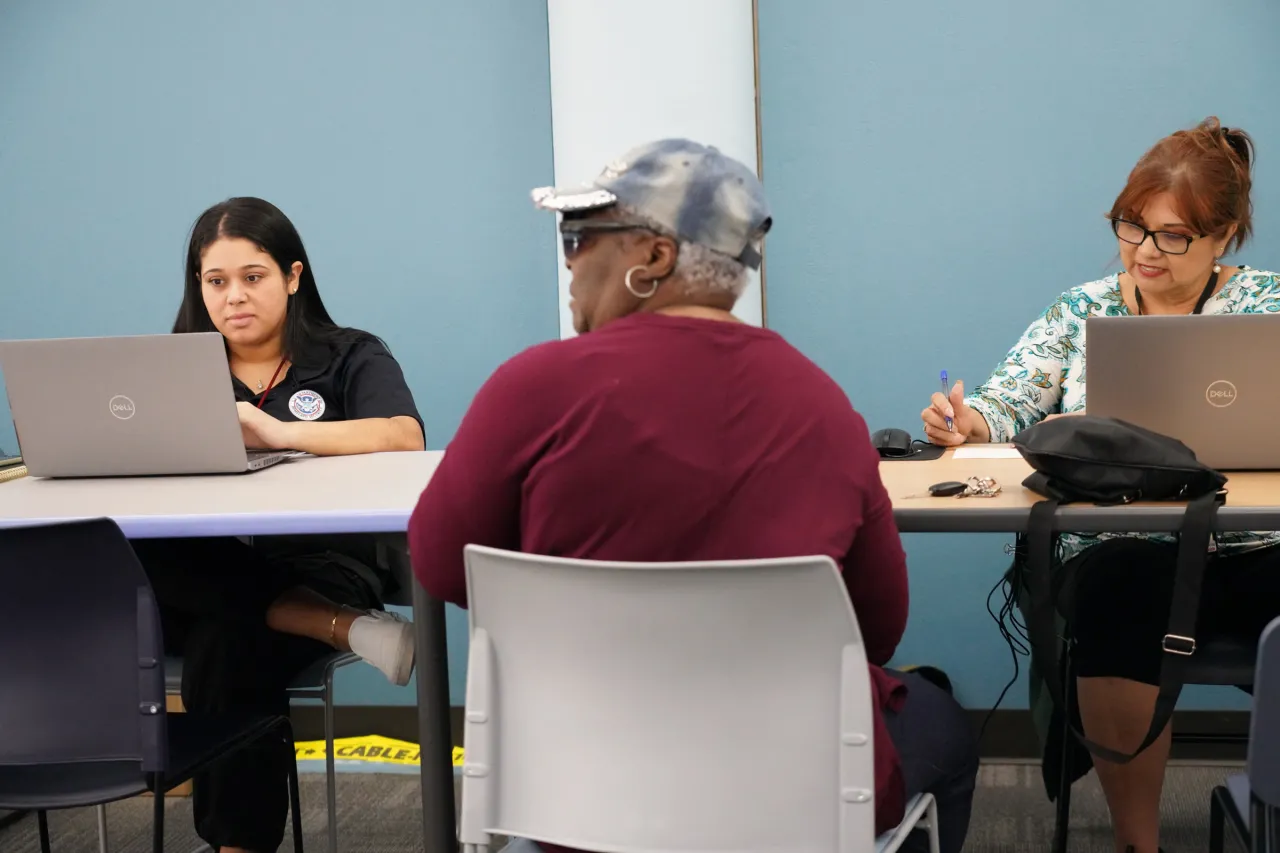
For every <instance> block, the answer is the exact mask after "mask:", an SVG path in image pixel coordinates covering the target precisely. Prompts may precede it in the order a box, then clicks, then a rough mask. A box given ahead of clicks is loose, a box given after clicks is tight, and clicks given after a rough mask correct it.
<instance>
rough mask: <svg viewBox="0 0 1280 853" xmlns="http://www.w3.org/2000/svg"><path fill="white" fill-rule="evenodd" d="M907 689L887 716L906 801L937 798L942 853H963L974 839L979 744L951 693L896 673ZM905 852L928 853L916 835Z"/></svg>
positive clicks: (908, 674) (921, 836)
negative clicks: (968, 837) (967, 840)
mask: <svg viewBox="0 0 1280 853" xmlns="http://www.w3.org/2000/svg"><path fill="white" fill-rule="evenodd" d="M890 674H891V675H893V676H894V677H895V678H898V679H899V680H901V681H902V683H903V684H905V685H907V698H906V701H905V702H904V703H903V705H902V708H901V710H899V711H898V712H897V713H896V714H895V713H893V712H889V711H886V712H885V715H884V723H885V728H887V729H888V730H889V738H890V740H892V741H893V745H894V746H895V747H896V748H897V750H898V757H899V759H900V760H901V761H902V775H903V777H904V781H905V782H906V788H907V799H910V798H911V797H914V796H915V795H917V794H932V795H933V798H934V799H935V800H937V802H938V834H939V841H940V842H941V847H942V853H959V851H960V850H961V848H963V847H964V839H965V836H966V835H967V834H968V833H969V814H970V812H971V811H972V810H973V789H974V786H975V784H976V783H977V776H978V742H977V739H976V738H975V737H974V734H973V728H972V726H971V725H970V723H969V718H968V716H967V715H966V714H965V712H964V709H963V708H961V707H960V705H959V704H958V703H957V702H956V700H955V699H953V698H952V697H951V696H950V695H948V694H947V692H946V691H944V690H942V689H941V688H939V687H937V686H935V685H933V684H932V683H930V682H928V681H926V680H925V679H924V678H923V677H921V676H919V675H917V674H915V673H913V672H906V673H903V672H892V673H890ZM902 849H903V850H905V851H912V853H914V851H927V850H928V849H929V846H928V838H927V837H926V836H925V834H924V833H923V832H915V833H912V835H911V837H910V838H909V839H908V840H907V842H906V844H904V845H903V846H902Z"/></svg>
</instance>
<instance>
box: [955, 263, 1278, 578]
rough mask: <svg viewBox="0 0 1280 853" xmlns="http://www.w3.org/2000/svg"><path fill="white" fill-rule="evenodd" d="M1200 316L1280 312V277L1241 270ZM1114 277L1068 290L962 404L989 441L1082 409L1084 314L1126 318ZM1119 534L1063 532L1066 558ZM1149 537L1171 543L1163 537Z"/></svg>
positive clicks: (1237, 542) (1258, 536) (1260, 536)
mask: <svg viewBox="0 0 1280 853" xmlns="http://www.w3.org/2000/svg"><path fill="white" fill-rule="evenodd" d="M1204 313H1205V314H1262V313H1280V274H1276V273H1272V272H1263V271H1261V270H1254V269H1250V268H1249V267H1241V268H1240V271H1239V272H1238V273H1236V274H1235V275H1233V276H1232V277H1231V278H1229V279H1228V280H1227V281H1226V283H1225V284H1223V286H1222V287H1221V289H1219V291H1218V292H1217V293H1216V294H1214V295H1213V296H1212V297H1211V298H1210V299H1209V301H1208V302H1206V303H1205V306H1204ZM1128 314H1129V309H1128V307H1127V306H1126V305H1125V301H1124V297H1123V295H1122V294H1121V291H1120V276H1119V274H1118V273H1117V274H1115V275H1109V276H1107V277H1106V278H1104V279H1100V280H1098V281H1091V282H1089V283H1088V284H1083V285H1081V286H1079V287H1075V288H1072V289H1071V290H1068V291H1067V292H1066V293H1064V294H1062V295H1061V296H1060V297H1058V299H1057V301H1055V302H1054V303H1053V304H1052V305H1050V306H1049V308H1048V309H1047V310H1046V311H1045V312H1044V313H1043V314H1042V315H1040V317H1039V318H1037V319H1036V321H1035V322H1034V323H1032V324H1031V326H1030V328H1028V329H1027V331H1026V332H1024V333H1023V335H1022V337H1021V338H1020V339H1019V340H1018V342H1017V343H1016V344H1014V346H1013V349H1011V350H1009V354H1008V355H1006V356H1005V359H1004V361H1003V362H1002V363H1001V364H1000V365H999V366H998V367H996V369H995V372H994V373H992V374H991V378H990V379H988V380H987V381H986V382H985V383H984V384H983V385H982V386H981V387H979V388H978V389H976V390H975V391H974V392H973V393H972V394H971V395H969V397H968V398H967V399H966V401H965V402H967V403H968V404H969V406H971V407H972V408H973V409H974V410H975V411H977V412H978V413H980V414H981V415H982V417H983V418H984V419H986V422H987V426H988V427H989V428H990V430H991V440H992V441H993V442H997V443H998V442H1007V441H1009V439H1011V438H1012V437H1013V436H1014V435H1016V434H1017V433H1019V432H1021V431H1022V430H1024V429H1026V428H1028V427H1030V426H1032V425H1034V424H1037V423H1039V422H1040V421H1042V420H1044V419H1045V418H1047V417H1048V416H1049V415H1053V414H1065V413H1070V412H1081V411H1084V409H1085V352H1084V347H1085V340H1084V330H1085V323H1084V320H1085V318H1086V317H1091V316H1095V315H1105V316H1109V317H1116V316H1127V315H1128ZM1119 535H1123V534H1098V535H1092V536H1069V535H1064V536H1063V537H1062V557H1063V559H1067V558H1069V557H1070V556H1073V555H1074V554H1077V553H1079V552H1080V551H1082V550H1084V548H1086V547H1088V546H1090V545H1092V544H1095V543H1097V542H1099V541H1101V540H1102V539H1106V538H1110V537H1113V536H1119ZM1149 538H1152V539H1157V540H1161V541H1168V542H1172V541H1174V540H1173V538H1172V537H1170V536H1168V535H1164V534H1150V536H1149ZM1277 544H1280V532H1256V533H1222V534H1219V535H1218V537H1217V546H1218V547H1220V548H1221V549H1222V550H1223V551H1224V552H1226V551H1231V552H1234V553H1240V552H1243V551H1248V550H1252V549H1256V548H1262V547H1267V546H1270V545H1277Z"/></svg>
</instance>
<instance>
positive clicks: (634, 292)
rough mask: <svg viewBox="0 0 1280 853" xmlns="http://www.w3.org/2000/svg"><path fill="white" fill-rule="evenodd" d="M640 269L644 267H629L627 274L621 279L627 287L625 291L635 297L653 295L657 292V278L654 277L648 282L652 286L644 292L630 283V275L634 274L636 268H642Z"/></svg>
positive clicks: (640, 297) (641, 297)
mask: <svg viewBox="0 0 1280 853" xmlns="http://www.w3.org/2000/svg"><path fill="white" fill-rule="evenodd" d="M642 269H644V267H632V268H631V269H629V270H627V274H626V275H625V276H624V277H623V279H622V284H623V286H624V287H626V288H627V292H628V293H630V294H631V295H632V296H634V297H635V298H636V299H648V298H649V297H650V296H653V294H655V293H657V292H658V280H657V279H656V278H655V279H654V280H653V281H651V282H649V283H650V284H651V285H653V286H652V287H650V288H649V290H648V291H647V292H645V293H641V292H640V291H638V290H636V288H635V285H634V284H632V283H631V276H632V275H634V274H635V271H636V270H642Z"/></svg>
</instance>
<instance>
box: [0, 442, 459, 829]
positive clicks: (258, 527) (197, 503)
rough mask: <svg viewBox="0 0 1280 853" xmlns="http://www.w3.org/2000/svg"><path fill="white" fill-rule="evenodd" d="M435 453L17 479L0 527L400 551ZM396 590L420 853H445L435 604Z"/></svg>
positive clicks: (446, 795)
mask: <svg viewBox="0 0 1280 853" xmlns="http://www.w3.org/2000/svg"><path fill="white" fill-rule="evenodd" d="M443 455H444V454H443V453H441V452H439V451H425V452H416V453H377V454H369V455H364V456H342V457H327V458H304V459H295V460H292V461H288V462H285V463H282V464H279V465H274V466H272V467H270V468H266V469H264V470H262V471H255V472H252V473H246V474H228V475H216V476H198V477H137V478H132V477H130V478H104V479H85V480H46V479H40V478H33V477H25V478H23V479H20V480H14V481H12V482H9V483H5V484H4V485H3V486H0V527H17V526H26V525H31V524H51V523H56V522H65V521H73V520H80V519H88V518H110V519H112V520H113V521H115V522H116V524H118V525H119V526H120V529H121V530H123V531H124V533H125V535H126V536H128V537H129V538H131V539H157V538H171V537H179V536H279V535H295V534H324V533H371V534H384V535H386V536H388V538H390V539H392V540H394V542H395V543H397V544H402V543H403V542H404V533H405V531H406V529H407V528H408V525H409V515H410V514H411V513H412V512H413V508H414V506H415V505H416V504H417V501H418V496H419V495H420V494H421V493H422V490H423V488H425V487H426V485H427V482H428V481H429V480H430V479H431V475H432V474H433V473H435V470H436V466H437V465H439V464H440V459H441V458H442V457H443ZM401 562H402V563H403V562H404V561H403V560H402V561H401ZM402 568H403V566H402ZM405 574H406V573H404V572H403V571H402V572H401V576H402V578H404V575H405ZM409 574H411V573H409ZM405 582H406V584H407V586H408V587H409V588H410V589H411V590H412V603H413V620H414V627H415V635H416V640H417V650H416V660H417V683H418V728H419V735H418V738H419V741H420V745H421V752H422V755H423V756H424V757H423V760H422V832H423V850H424V851H425V853H445V851H450V853H452V851H454V850H455V849H456V846H457V835H456V829H455V822H454V820H455V818H454V797H453V761H452V747H453V744H452V734H451V732H450V730H449V680H448V656H447V651H446V645H445V623H444V606H443V604H441V603H440V602H439V601H435V600H433V599H431V598H430V597H429V596H427V594H426V592H425V591H424V590H423V589H422V587H421V586H419V585H418V584H417V583H416V582H413V581H412V580H411V578H405Z"/></svg>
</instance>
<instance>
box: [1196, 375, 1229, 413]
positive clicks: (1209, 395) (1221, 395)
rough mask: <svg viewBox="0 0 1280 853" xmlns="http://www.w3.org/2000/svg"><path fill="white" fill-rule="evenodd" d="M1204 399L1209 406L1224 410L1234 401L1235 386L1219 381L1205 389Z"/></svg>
mask: <svg viewBox="0 0 1280 853" xmlns="http://www.w3.org/2000/svg"><path fill="white" fill-rule="evenodd" d="M1204 398H1205V399H1206V400H1208V401H1209V405H1210V406H1216V407H1217V408H1219V409H1225V408H1226V407H1227V406H1230V405H1231V404H1232V403H1234V402H1235V401H1236V386H1235V385H1232V384H1231V383H1230V382H1228V381H1227V380H1225V379H1219V380H1218V381H1217V382H1214V383H1213V384H1212V385H1210V386H1209V387H1208V388H1206V389H1205V392H1204Z"/></svg>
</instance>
